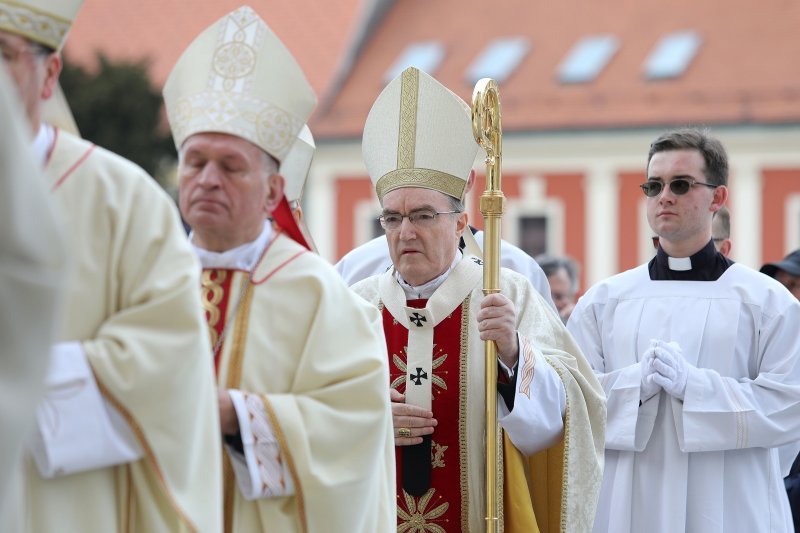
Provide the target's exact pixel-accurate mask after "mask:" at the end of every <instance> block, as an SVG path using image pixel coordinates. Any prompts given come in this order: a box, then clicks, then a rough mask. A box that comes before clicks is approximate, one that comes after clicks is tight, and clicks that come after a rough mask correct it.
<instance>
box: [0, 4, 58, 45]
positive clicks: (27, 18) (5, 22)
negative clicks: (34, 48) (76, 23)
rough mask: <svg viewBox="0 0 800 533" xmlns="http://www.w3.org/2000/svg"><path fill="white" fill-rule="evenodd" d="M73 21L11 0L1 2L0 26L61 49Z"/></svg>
mask: <svg viewBox="0 0 800 533" xmlns="http://www.w3.org/2000/svg"><path fill="white" fill-rule="evenodd" d="M70 26H72V21H71V20H68V19H65V18H62V17H59V16H56V15H54V14H52V13H45V12H44V11H40V10H38V9H34V8H32V7H30V6H26V5H22V4H18V3H16V2H13V1H11V0H3V1H2V2H0V28H3V29H5V30H9V31H11V32H13V33H16V34H18V35H22V36H23V37H27V38H28V39H31V40H32V41H36V42H37V43H41V44H43V45H45V46H49V47H50V48H52V49H53V50H59V49H60V48H61V45H62V44H63V42H64V38H65V37H66V36H67V33H68V32H69V29H70Z"/></svg>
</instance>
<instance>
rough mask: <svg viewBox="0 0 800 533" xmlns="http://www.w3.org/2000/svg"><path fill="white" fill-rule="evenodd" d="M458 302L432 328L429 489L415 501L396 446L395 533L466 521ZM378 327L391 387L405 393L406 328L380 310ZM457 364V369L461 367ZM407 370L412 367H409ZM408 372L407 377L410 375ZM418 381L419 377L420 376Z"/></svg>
mask: <svg viewBox="0 0 800 533" xmlns="http://www.w3.org/2000/svg"><path fill="white" fill-rule="evenodd" d="M468 302H469V299H468V300H467V302H465V304H462V305H461V306H459V307H458V308H456V310H455V311H453V312H452V313H451V314H450V315H449V316H448V317H447V318H445V319H444V320H442V321H441V322H440V323H439V324H438V325H437V326H436V327H435V328H434V330H433V366H432V370H433V371H432V374H433V375H432V376H430V379H431V380H432V394H433V402H432V406H433V407H432V410H433V416H434V418H436V420H437V421H438V425H437V426H436V428H435V429H434V432H433V442H432V445H431V466H432V470H431V488H430V489H429V490H428V492H427V493H425V494H424V495H423V496H421V497H414V496H411V495H409V494H408V493H406V492H405V491H404V490H403V488H402V486H403V480H402V472H403V469H402V453H401V451H402V450H401V447H397V448H395V451H396V454H395V455H396V459H395V461H396V467H397V469H396V472H397V487H396V491H397V531H398V533H401V532H404V531H426V532H433V533H444V532H450V531H453V532H455V531H462V529H463V527H462V524H466V520H467V512H466V505H467V486H466V464H464V463H465V462H466V455H465V449H464V448H463V447H462V446H461V439H462V438H463V437H462V436H461V434H460V433H459V428H465V426H466V421H465V415H464V414H465V412H466V382H465V377H466V375H467V374H466V370H467V368H466V366H467V365H466V357H465V356H462V355H464V354H462V347H463V348H464V349H466V346H465V344H466V335H467V325H466V324H465V323H462V318H463V319H464V320H466V317H467V316H468V313H467V312H466V305H468ZM426 303H427V300H409V301H408V302H406V305H407V306H408V307H414V308H423V307H425V304H426ZM382 313H383V328H384V331H385V334H386V346H387V348H388V352H389V374H390V376H389V379H390V380H391V387H392V388H393V389H396V390H397V391H398V392H400V393H403V394H405V391H406V385H407V384H406V348H407V346H408V330H407V329H406V328H405V327H403V325H402V324H399V323H398V322H396V321H395V320H394V318H393V317H392V314H391V313H390V312H389V311H388V310H387V309H385V308H384V309H383V310H382ZM462 360H463V365H462V364H461V363H462ZM412 370H413V369H412ZM413 375H414V374H413V373H412V377H413ZM420 379H422V378H420Z"/></svg>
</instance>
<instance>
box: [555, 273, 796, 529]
mask: <svg viewBox="0 0 800 533" xmlns="http://www.w3.org/2000/svg"><path fill="white" fill-rule="evenodd" d="M567 327H568V329H569V330H570V332H571V333H572V334H573V335H574V336H575V338H576V340H577V341H578V344H579V345H580V346H581V349H582V350H583V352H584V354H585V355H586V357H587V358H588V359H589V361H590V363H591V364H592V366H593V367H594V369H595V371H596V372H597V373H598V377H599V378H600V381H601V383H602V384H603V388H604V390H605V392H606V394H607V396H608V426H607V430H606V462H605V475H604V479H603V486H602V489H601V495H600V504H599V506H598V516H597V520H596V522H595V528H594V531H596V532H606V531H608V532H614V533H626V532H642V531H647V532H653V533H662V532H663V533H674V532H678V531H685V532H687V533H723V532H725V533H730V532H747V533H757V532H774V533H778V532H788V531H791V528H792V526H791V520H790V516H789V508H788V502H787V498H786V493H785V491H784V487H783V480H782V476H781V472H780V467H779V461H778V450H777V448H776V447H777V446H781V445H784V444H787V443H790V442H792V441H796V440H798V439H800V365H798V361H799V360H800V336H799V335H798V331H800V304H798V302H797V301H796V300H795V299H794V298H792V297H791V295H790V294H789V292H788V291H786V290H785V289H784V288H783V287H782V286H780V285H779V284H778V283H776V282H775V281H774V280H772V279H768V278H767V277H766V276H763V275H762V274H760V273H758V272H755V271H753V270H750V269H748V268H747V267H744V266H741V265H738V264H733V265H732V266H730V267H729V268H728V269H727V270H726V271H725V272H724V273H723V274H722V276H721V277H720V278H719V279H718V280H717V281H652V280H651V279H650V276H649V272H648V267H647V265H642V266H640V267H638V268H635V269H633V270H629V271H627V272H624V273H622V274H619V275H617V276H614V277H612V278H610V279H608V280H606V281H604V282H602V283H600V284H598V285H596V286H594V287H593V288H592V289H591V290H589V291H588V292H587V293H586V295H584V296H583V297H582V298H581V299H580V301H579V302H578V305H577V306H576V308H575V311H573V313H572V316H571V318H570V320H569V323H568V325H567ZM650 339H660V340H663V341H675V342H677V343H678V344H679V345H680V346H681V349H682V353H683V357H684V358H685V359H686V360H687V361H688V363H689V364H690V365H692V366H693V367H696V368H693V369H690V371H689V374H688V382H687V386H686V392H685V398H684V400H683V401H680V400H677V399H675V398H673V397H671V396H668V395H667V394H666V393H665V392H663V391H660V392H659V393H658V394H656V395H655V396H653V397H652V398H650V399H648V400H646V401H645V402H644V403H643V404H642V405H641V406H640V401H639V398H640V381H641V373H640V363H639V360H640V358H641V356H642V354H643V353H644V352H645V350H646V349H647V348H648V345H649V343H650Z"/></svg>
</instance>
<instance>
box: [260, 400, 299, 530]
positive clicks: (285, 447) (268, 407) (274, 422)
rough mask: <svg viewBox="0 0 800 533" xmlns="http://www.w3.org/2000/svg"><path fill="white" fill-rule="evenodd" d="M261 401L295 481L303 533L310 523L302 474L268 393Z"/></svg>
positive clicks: (295, 494)
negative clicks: (298, 472) (307, 515)
mask: <svg viewBox="0 0 800 533" xmlns="http://www.w3.org/2000/svg"><path fill="white" fill-rule="evenodd" d="M261 401H262V402H263V403H264V410H265V411H266V412H267V416H268V417H269V423H270V425H271V426H272V431H273V432H274V433H275V438H276V439H277V440H278V445H279V446H280V447H281V452H282V453H283V455H284V457H286V466H287V468H288V469H289V474H290V475H291V476H292V480H293V481H294V497H295V500H296V502H297V514H298V515H299V516H298V518H299V520H300V531H301V532H302V533H307V532H308V524H307V522H306V506H305V499H304V497H303V486H302V485H301V484H300V476H299V475H297V468H296V467H295V465H294V458H293V457H292V453H291V449H290V448H289V442H288V441H287V440H286V435H284V434H283V430H282V429H281V425H280V423H279V422H278V417H277V416H275V411H274V410H273V409H272V404H271V403H269V398H267V395H266V394H265V395H263V396H261Z"/></svg>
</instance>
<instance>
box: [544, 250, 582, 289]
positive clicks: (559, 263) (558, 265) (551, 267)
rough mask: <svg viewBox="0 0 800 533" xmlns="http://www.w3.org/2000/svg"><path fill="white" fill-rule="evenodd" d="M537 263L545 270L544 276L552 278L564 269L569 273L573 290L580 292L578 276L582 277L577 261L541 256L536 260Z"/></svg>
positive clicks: (567, 258)
mask: <svg viewBox="0 0 800 533" xmlns="http://www.w3.org/2000/svg"><path fill="white" fill-rule="evenodd" d="M536 262H537V263H539V266H540V267H542V270H544V275H545V276H546V277H548V278H549V277H550V276H552V275H553V274H555V273H556V272H558V271H559V270H561V269H562V268H563V269H564V270H565V271H566V272H567V276H568V277H569V281H570V283H571V285H572V290H573V291H574V292H578V276H579V275H580V267H579V266H578V263H577V262H575V260H573V259H571V258H569V257H553V256H550V255H540V256H538V257H537V258H536Z"/></svg>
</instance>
